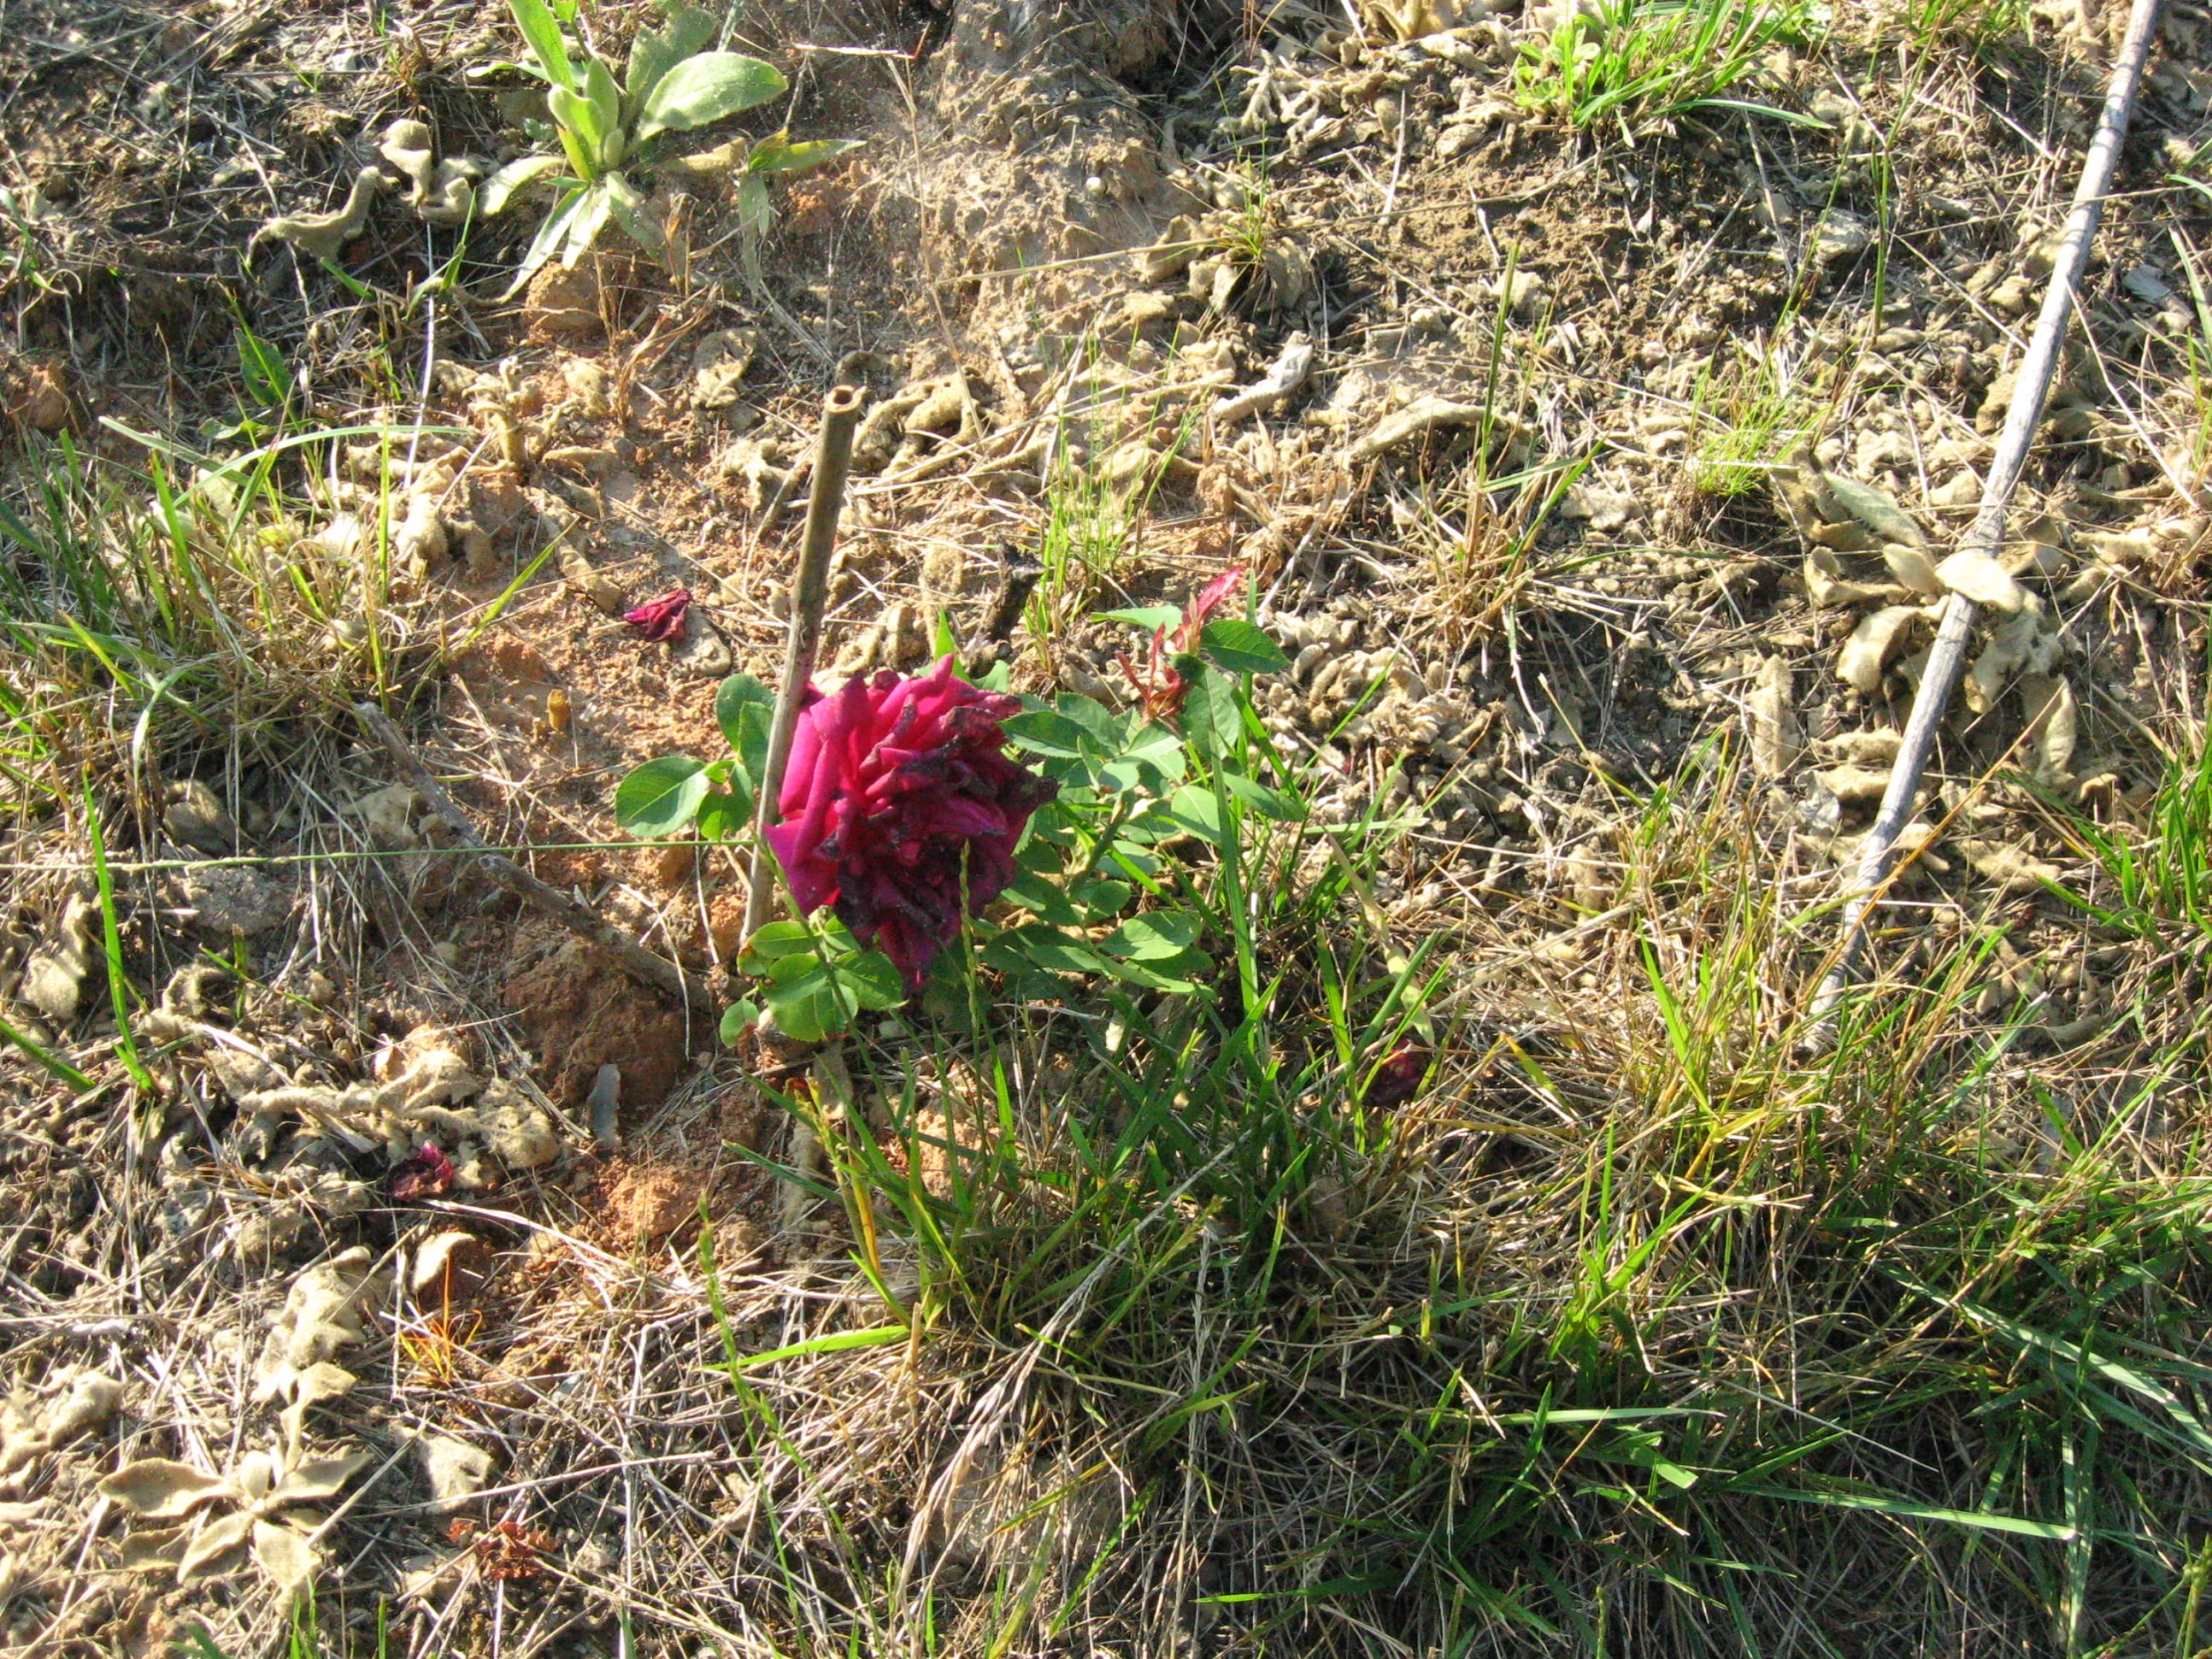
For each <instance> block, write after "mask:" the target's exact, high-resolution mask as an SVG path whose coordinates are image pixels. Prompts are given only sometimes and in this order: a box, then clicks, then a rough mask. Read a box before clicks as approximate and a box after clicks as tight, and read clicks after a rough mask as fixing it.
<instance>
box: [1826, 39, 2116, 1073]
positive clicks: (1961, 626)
mask: <svg viewBox="0 0 2212 1659" xmlns="http://www.w3.org/2000/svg"><path fill="white" fill-rule="evenodd" d="M2158 9H2159V0H2135V5H2134V9H2133V11H2131V12H2130V13H2129V15H2128V20H2127V37H2126V39H2125V40H2124V41H2123V42H2122V43H2121V46H2120V54H2119V58H2118V60H2117V61H2116V62H2115V63H2114V64H2113V66H2112V79H2111V81H2110V83H2109V84H2108V85H2107V87H2106V89H2105V94H2104V113H2103V115H2102V116H2100V117H2099V118H2098V121H2097V130H2096V134H2095V136H2094V137H2093V138H2091V139H2090V141H2089V151H2088V154H2087V156H2086V157H2085V158H2084V160H2083V162H2082V167H2081V183H2080V185H2079V186H2078V187H2077V188H2076V189H2075V191H2074V199H2073V212H2072V214H2071V215H2069V216H2068V218H2067V221H2066V234H2065V240H2064V242H2063V243H2062V244H2061V246H2060V248H2059V252H2058V258H2057V262H2056V264H2055V266H2054V268H2053V269H2052V271H2051V274H2050V286H2049V287H2048V288H2046V289H2045V290H2044V293H2043V308H2042V310H2041V312H2040V313H2039V314H2038V315H2037V317H2036V319H2035V332H2034V334H2033V335H2032V336H2030V338H2029V340H2028V342H2027V353H2026V355H2025V356H2023V357H2022V358H2021V359H2020V372H2019V379H2018V382H2017V384H2016V385H2015V386H2014V388H2013V392H2012V403H2011V407H2010V408H2008V409H2007V410H2006V411H2005V416H2004V430H2003V432H2002V434H2001V435H2000V436H1999V437H1998V439H1997V447H1996V455H1995V457H1994V458H1993V459H1992V460H1991V461H1990V463H1989V477H1988V481H1987V482H1986V483H1985V484H1983V485H1982V488H1981V510H1980V512H1979V513H1978V514H1976V515H1975V517H1974V521H1973V527H1972V528H1971V529H1969V530H1968V531H1967V532H1966V535H1965V538H1964V539H1963V540H1962V541H1961V542H1960V543H1959V545H1958V551H1959V553H1960V554H1966V553H1978V554H1980V555H1982V556H1984V557H1988V558H1994V557H1995V555H1996V553H1997V550H1998V548H1999V547H2001V546H2002V545H2003V542H2004V523H2005V515H2006V512H2007V510H2008V509H2009V508H2010V507H2011V504H2012V492H2013V490H2014V489H2015V488H2016V487H2017V486H2018V484H2019V481H2020V472H2021V469H2022V468H2023V467H2025V466H2026V464H2027V452H2028V446H2029V444H2030V442H2031V440H2032V439H2033V438H2034V435H2035V428H2036V427H2037V426H2038V425H2039V424H2041V422H2042V418H2043V403H2044V401H2045V399H2046V398H2048V397H2049V395H2050V384H2051V379H2052V376H2053V375H2054V374H2055V373H2056V371H2057V368H2058V350H2059V347H2060V345H2061V344H2062V343H2063V342H2064V340H2065V337H2066V326H2067V323H2068V321H2069V319H2070V317H2071V315H2072V312H2073V308H2074V304H2075V300H2076V297H2077V292H2078V289H2079V288H2080V285H2081V273H2082V269H2083V267H2085V266H2086V265H2087V264H2088V260H2089V245H2090V243H2092V242H2093V241H2094V240H2095V239H2096V234H2097V220H2098V218H2099V217H2100V216H2101V214H2102V212H2103V209H2104V197H2105V193H2106V191H2108V190H2109V189H2110V188H2111V184H2112V172H2113V169H2114V168H2115V167H2116V166H2117V165H2118V163H2119V159H2120V146H2121V144H2122V142H2123V141H2124V140H2125V139H2126V137H2127V126H2128V121H2129V119H2130V118H2131V117H2132V116H2133V114H2134V111H2135V94H2136V92H2137V90H2138V89H2139V88H2140V87H2141V85H2142V79H2143V65H2144V62H2145V60H2147V59H2148V58H2149V56H2150V45H2151V41H2152V39H2153V38H2154V37H2155V36H2156V35H2157V32H2158ZM1979 610H1980V607H1979V606H1977V605H1975V604H1974V602H1973V601H1972V600H1970V599H1968V598H1967V597H1966V596H1965V595H1964V594H1962V593H1956V592H1954V593H1952V594H1951V596H1950V597H1949V599H1947V600H1946V601H1945V602H1944V605H1943V620H1942V625H1941V627H1940V628H1939V629H1938V630H1937V632H1936V645H1935V649H1934V650H1932V651H1931V652H1930V653H1929V658H1928V667H1927V669H1926V670H1925V671H1924V672H1923V673H1922V675H1921V684H1920V690H1919V691H1918V692H1917V693H1915V695H1914V698H1913V713H1912V717H1911V718H1910V719H1909V720H1908V721H1907V722H1906V725H1905V737H1904V741H1903V743H1902V744H1901V745H1900V746H1899V749H1898V758H1897V762H1896V764H1895V765H1894V766H1893V767H1892V768H1891V771H1890V787H1889V790H1888V791H1887V792H1886V793H1885V794H1884V795H1883V797H1882V808H1881V811H1879V812H1878V813H1877V814H1876V815H1875V821H1874V827H1873V828H1872V829H1870V830H1868V831H1867V838H1866V841H1865V842H1864V845H1863V850H1862V851H1861V853H1860V858H1859V874H1858V879H1857V881H1856V882H1855V883H1854V887H1853V891H1852V895H1851V898H1850V900H1849V901H1848V902H1847V903H1846V904H1845V906H1844V936H1843V938H1842V940H1841V941H1840V942H1839V944H1838V945H1837V950H1836V962H1835V965H1834V966H1833V967H1831V968H1830V969H1829V971H1828V974H1827V976H1826V977H1825V978H1823V979H1822V980H1821V987H1820V990H1819V991H1818V992H1817V993H1816V994H1815V996H1814V998H1813V1008H1812V1013H1813V1020H1814V1024H1813V1026H1812V1028H1811V1030H1810V1031H1808V1032H1807V1034H1806V1037H1805V1046H1806V1047H1807V1048H1808V1049H1809V1050H1812V1051H1815V1052H1818V1051H1821V1050H1825V1049H1826V1048H1828V1047H1829V1046H1830V1045H1831V1044H1832V1043H1833V1042H1834V1041H1835V1040H1836V1022H1837V1016H1838V1013H1839V1005H1840V1004H1841V1002H1842V1000H1843V994H1844V987H1845V986H1846V985H1848V984H1849V983H1850V982H1851V979H1852V977H1853V975H1854V974H1855V973H1856V972H1857V970H1858V965H1859V952H1860V950H1861V948H1862V947H1863V946H1864V944H1865V943H1866V928H1867V912H1868V911H1869V910H1870V909H1872V908H1873V906H1874V903H1875V900H1876V899H1877V898H1878V897H1879V896H1880V895H1881V891H1882V889H1883V887H1884V886H1885V884H1886V883H1887V882H1888V881H1889V878H1890V871H1891V868H1892V865H1893V863H1894V862H1895V857H1896V852H1897V840H1898V834H1899V832H1900V831H1901V830H1903V829H1904V828H1905V825H1906V821H1907V820H1909V819H1910V818H1911V817H1912V816H1913V802H1914V797H1915V796H1916V795H1918V794H1919V793H1920V787H1921V778H1922V775H1923V774H1924V773H1926V772H1927V770H1928V757H1929V752H1930V751H1931V750H1932V749H1933V748H1934V747H1935V744H1936V729H1937V728H1938V727H1940V726H1941V724H1942V720H1943V714H1944V712H1945V711H1946V710H1947V709H1948V708H1949V706H1950V699H1951V694H1952V693H1953V692H1954V691H1956V690H1957V689H1958V677H1959V674H1960V672H1961V671H1962V670H1963V669H1964V667H1965V662H1966V642H1967V640H1968V638H1969V637H1970V636H1971V635H1972V633H1973V625H1974V618H1975V617H1976V615H1978V614H1979Z"/></svg>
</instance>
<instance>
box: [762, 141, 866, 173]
mask: <svg viewBox="0 0 2212 1659" xmlns="http://www.w3.org/2000/svg"><path fill="white" fill-rule="evenodd" d="M865 142H866V141H865V140H863V139H807V140H804V141H803V142H801V143H799V144H764V145H762V146H761V147H760V148H759V149H758V150H755V151H754V152H753V154H752V155H750V156H748V157H747V158H746V160H745V165H746V166H747V167H748V168H750V169H751V170H752V171H753V172H755V173H805V172H806V171H807V170H808V169H809V168H815V167H820V166H822V165H823V163H825V162H830V161H834V160H836V159H837V157H839V156H841V155H843V154H844V153H845V152H846V151H848V150H857V149H859V148H860V146H861V145H862V144H863V143H865Z"/></svg>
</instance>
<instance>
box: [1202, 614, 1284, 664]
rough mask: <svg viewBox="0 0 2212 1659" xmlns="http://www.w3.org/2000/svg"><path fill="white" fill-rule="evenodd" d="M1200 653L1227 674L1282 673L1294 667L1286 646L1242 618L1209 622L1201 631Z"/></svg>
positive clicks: (1227, 618) (1225, 618)
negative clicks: (1285, 652)
mask: <svg viewBox="0 0 2212 1659" xmlns="http://www.w3.org/2000/svg"><path fill="white" fill-rule="evenodd" d="M1198 649H1199V654H1200V655H1201V656H1203V657H1204V658H1205V659H1206V660H1207V661H1208V662H1210V663H1212V664H1213V665H1214V666H1215V667H1216V668H1219V669H1221V670H1222V671H1223V672H1224V673H1227V674H1280V673H1282V672H1283V670H1285V669H1287V668H1289V667H1290V666H1291V660H1290V658H1288V657H1286V656H1285V655H1283V648H1282V647H1281V646H1279V645H1277V644H1276V643H1275V641H1273V640H1271V639H1269V638H1268V636H1267V634H1266V632H1265V631H1264V630H1263V629H1261V628H1260V627H1259V626H1258V625H1256V624H1254V623H1250V622H1246V621H1245V620H1244V619H1243V618H1242V617H1224V618H1223V619H1222V620H1221V621H1219V622H1209V623H1208V624H1206V626H1205V627H1204V628H1201V629H1200V630H1199V632H1198Z"/></svg>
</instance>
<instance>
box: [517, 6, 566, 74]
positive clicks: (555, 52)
mask: <svg viewBox="0 0 2212 1659" xmlns="http://www.w3.org/2000/svg"><path fill="white" fill-rule="evenodd" d="M507 9H508V10H509V11H511V12H513V13H514V19H515V25H516V27H518V28H519V29H521V31H522V38H523V39H524V40H525V41H527V42H529V44H530V52H531V55H532V56H533V57H535V58H536V59H537V60H538V67H539V68H541V69H543V70H544V71H545V78H546V79H547V80H548V81H551V82H552V83H553V84H554V85H555V86H557V87H573V86H575V85H576V66H575V65H574V64H572V63H570V62H569V59H568V43H567V42H566V41H564V40H563V39H562V38H561V25H560V22H559V20H558V19H556V18H555V17H554V15H553V13H552V12H551V11H550V10H549V9H547V7H546V4H545V0H507Z"/></svg>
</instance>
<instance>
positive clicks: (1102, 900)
mask: <svg viewBox="0 0 2212 1659" xmlns="http://www.w3.org/2000/svg"><path fill="white" fill-rule="evenodd" d="M1135 890H1136V889H1134V888H1133V887H1131V886H1130V885H1129V883H1128V882H1126V881H1111V880H1106V881H1101V880H1092V881H1086V882H1084V883H1083V890H1082V892H1081V893H1080V894H1078V895H1077V897H1078V898H1079V899H1080V901H1081V903H1082V905H1083V907H1084V909H1086V910H1087V911H1089V912H1090V919H1091V920H1092V921H1105V920H1107V919H1108V918H1109V917H1112V916H1118V915H1120V914H1121V912H1122V910H1123V908H1124V907H1125V906H1126V905H1127V904H1128V902H1129V895H1130V894H1131V893H1132V892H1133V891H1135Z"/></svg>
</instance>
